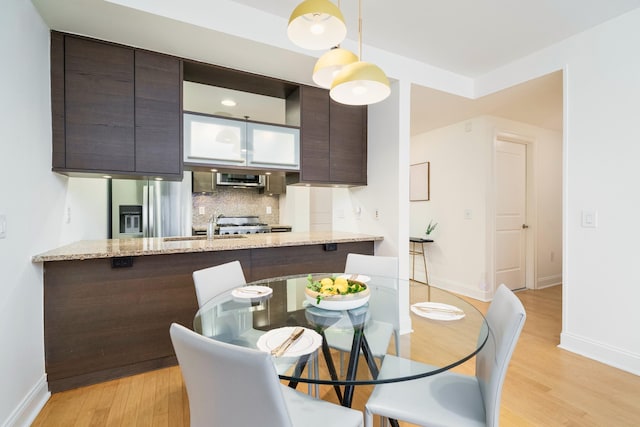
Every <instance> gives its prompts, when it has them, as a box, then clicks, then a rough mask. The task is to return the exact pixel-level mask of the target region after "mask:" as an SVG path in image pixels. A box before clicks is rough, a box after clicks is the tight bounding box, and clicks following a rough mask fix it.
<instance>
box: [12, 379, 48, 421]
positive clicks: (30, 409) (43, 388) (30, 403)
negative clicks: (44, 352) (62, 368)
mask: <svg viewBox="0 0 640 427" xmlns="http://www.w3.org/2000/svg"><path fill="white" fill-rule="evenodd" d="M50 397H51V392H49V385H48V384H47V376H46V375H43V376H42V377H41V378H40V380H38V382H37V383H36V384H35V385H34V386H33V388H32V389H31V391H30V392H29V393H28V394H27V395H26V396H25V397H24V399H22V402H20V404H19V405H18V407H17V408H15V409H14V410H13V412H11V415H9V417H8V418H7V419H6V420H4V422H3V423H2V427H23V426H24V427H26V426H29V425H31V423H32V422H33V420H35V419H36V417H37V416H38V414H39V413H40V411H41V410H42V408H43V407H44V405H45V404H46V403H47V400H49V398H50Z"/></svg>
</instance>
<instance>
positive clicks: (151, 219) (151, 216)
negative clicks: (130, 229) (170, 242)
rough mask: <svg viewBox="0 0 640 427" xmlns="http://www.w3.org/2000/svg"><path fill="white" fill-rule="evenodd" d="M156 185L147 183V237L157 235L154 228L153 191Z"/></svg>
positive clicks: (155, 210) (155, 207) (154, 200)
mask: <svg viewBox="0 0 640 427" xmlns="http://www.w3.org/2000/svg"><path fill="white" fill-rule="evenodd" d="M157 188H158V187H157V186H156V185H155V184H153V183H149V207H148V209H149V235H148V236H147V237H159V235H158V230H156V212H157V206H156V197H155V192H156V189H157Z"/></svg>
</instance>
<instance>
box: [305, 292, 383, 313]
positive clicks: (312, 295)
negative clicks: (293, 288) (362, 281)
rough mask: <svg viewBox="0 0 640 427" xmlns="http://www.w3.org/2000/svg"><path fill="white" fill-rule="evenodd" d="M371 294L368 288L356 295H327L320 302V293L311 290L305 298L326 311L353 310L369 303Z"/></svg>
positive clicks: (306, 293)
mask: <svg viewBox="0 0 640 427" xmlns="http://www.w3.org/2000/svg"><path fill="white" fill-rule="evenodd" d="M370 296H371V292H370V291H369V288H368V287H367V288H366V289H365V290H363V291H360V292H358V293H355V294H346V295H327V296H323V297H322V298H321V299H320V302H318V292H316V291H313V290H311V289H309V288H306V289H305V297H306V298H307V301H309V303H310V304H311V305H314V306H316V307H318V308H323V309H325V310H351V309H353V308H357V307H360V306H363V305H365V304H366V303H367V301H369V297H370Z"/></svg>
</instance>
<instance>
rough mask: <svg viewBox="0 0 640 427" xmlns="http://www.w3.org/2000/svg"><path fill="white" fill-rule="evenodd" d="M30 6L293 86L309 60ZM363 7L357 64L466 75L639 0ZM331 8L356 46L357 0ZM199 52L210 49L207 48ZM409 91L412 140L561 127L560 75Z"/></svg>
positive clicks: (200, 2)
mask: <svg viewBox="0 0 640 427" xmlns="http://www.w3.org/2000/svg"><path fill="white" fill-rule="evenodd" d="M300 1H301V0H270V1H264V0H226V1H220V3H218V4H219V5H221V6H222V4H223V3H227V4H231V3H234V4H238V5H241V6H246V7H248V8H254V9H258V10H260V11H263V12H267V13H268V14H272V15H274V17H278V19H274V20H273V21H265V22H258V23H255V24H252V28H253V29H255V30H256V31H259V30H260V28H259V26H261V25H265V26H268V25H274V23H276V24H277V25H281V22H282V21H283V20H286V19H288V17H289V14H290V13H291V11H292V10H293V8H294V7H295V6H296V5H297V4H298V3H299V2H300ZM33 3H34V4H35V5H36V7H37V8H38V10H39V11H40V14H41V15H42V16H43V18H44V20H45V22H47V24H48V25H49V26H50V28H52V29H57V30H60V31H67V32H72V33H78V34H84V35H89V36H92V37H96V38H101V39H105V40H111V41H115V42H120V43H124V44H130V45H134V46H139V47H145V48H147V49H153V50H158V51H160V52H166V53H174V54H177V55H180V56H184V57H188V58H195V59H200V60H205V61H211V62H212V63H216V64H220V65H226V66H232V67H235V68H238V69H244V70H251V67H252V66H253V67H255V65H252V64H251V62H254V63H255V62H256V58H259V57H261V58H268V60H265V61H262V62H261V67H263V69H264V71H263V73H264V74H266V75H275V76H279V77H281V78H285V79H290V80H292V81H301V80H300V78H299V76H300V75H306V74H310V70H311V69H312V67H313V62H315V59H314V58H313V57H309V56H305V55H301V54H300V53H296V51H295V49H291V50H288V49H283V48H278V47H274V46H270V45H269V44H266V43H265V44H260V43H257V42H252V46H253V50H251V51H250V50H248V49H247V46H248V44H247V40H243V39H241V38H239V37H234V36H230V35H228V34H223V33H219V32H216V31H213V30H210V29H207V28H204V27H203V26H197V25H190V24H186V23H184V22H180V20H179V19H169V18H167V17H161V16H156V15H150V14H148V13H144V12H141V11H140V10H135V9H130V8H128V7H125V6H122V5H118V4H117V3H121V4H127V3H129V4H136V3H137V4H141V5H143V4H144V3H145V2H144V1H142V0H112V1H104V0H55V1H54V0H33ZM362 3H363V5H362V15H363V41H364V45H365V46H364V51H363V56H364V57H365V59H366V49H367V46H372V47H376V48H378V49H381V50H386V51H389V52H393V53H395V54H397V55H401V56H405V57H409V58H413V59H415V60H418V61H420V62H423V63H426V64H429V65H431V66H435V67H439V68H442V69H444V70H448V71H451V72H453V73H456V74H459V75H462V76H467V77H470V78H475V77H479V76H482V75H484V74H486V73H488V72H491V71H492V70H494V69H496V68H498V67H501V66H504V65H506V64H508V63H510V62H512V61H514V60H516V59H518V58H522V57H524V56H527V55H529V54H532V53H534V52H536V51H538V50H540V49H543V48H545V47H547V46H550V45H553V44H555V43H557V42H559V41H561V40H563V39H565V38H567V37H570V36H572V35H574V34H577V33H579V32H582V31H584V30H587V29H589V28H591V27H593V26H596V25H598V24H600V23H603V22H605V21H607V20H609V19H612V18H614V17H616V16H619V15H621V14H624V13H626V12H628V11H631V10H632V9H635V8H638V7H640V0H607V1H595V0H589V1H585V0H562V1H558V0H539V1H528V2H521V1H519V2H518V1H513V0H484V1H482V0H447V1H434V0H403V1H400V2H398V1H395V2H391V1H384V0H376V1H367V0H363V2H362ZM160 4H162V3H160ZM181 5H185V6H184V7H187V6H186V5H189V7H194V8H203V15H204V13H205V12H204V9H205V8H207V7H208V8H211V7H215V6H216V5H213V4H208V2H206V1H204V0H189V1H184V2H181ZM340 7H341V9H342V11H343V13H344V15H345V21H346V22H347V27H348V29H349V33H348V36H347V37H348V38H350V39H352V40H357V1H356V0H342V1H341V2H340ZM249 10H250V9H249ZM225 18H227V19H228V20H229V21H232V20H234V19H236V20H237V19H238V17H237V16H235V17H234V16H229V17H225ZM114 22H117V23H118V25H114V24H113V23H114ZM256 26H257V28H256ZM283 33H284V28H283ZM205 46H206V47H207V48H208V46H215V49H209V50H206V49H204V47H205ZM236 46H242V47H241V48H237V47H236ZM282 64H286V66H285V67H283V66H282ZM270 67H271V68H270ZM276 70H277V71H276ZM294 76H297V78H295V77H294ZM411 95H412V96H411V111H412V112H411V134H412V135H415V134H419V133H422V132H425V131H428V130H431V129H434V128H437V127H441V126H444V125H447V124H451V123H456V122H459V121H463V120H467V119H469V118H472V117H475V116H477V115H481V114H492V115H496V116H500V117H505V118H508V119H512V120H517V121H522V122H525V123H530V124H533V125H536V126H541V127H546V128H549V129H556V130H559V129H561V128H562V73H561V72H557V73H553V74H551V75H548V76H543V77H541V78H539V79H536V80H532V81H530V82H527V83H524V84H521V85H518V86H515V87H512V88H509V89H507V90H504V91H502V92H500V93H495V94H491V95H489V96H485V97H483V98H480V99H476V100H470V99H467V98H463V97H459V96H455V95H451V94H447V93H444V92H440V91H436V90H434V89H431V88H426V87H421V86H417V85H414V86H413V87H412V91H411Z"/></svg>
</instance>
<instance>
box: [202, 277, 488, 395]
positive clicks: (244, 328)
mask: <svg viewBox="0 0 640 427" xmlns="http://www.w3.org/2000/svg"><path fill="white" fill-rule="evenodd" d="M338 277H344V278H345V279H346V280H347V282H348V284H351V285H353V284H354V283H353V282H357V283H358V284H359V285H360V286H362V287H364V288H365V290H364V291H360V292H357V293H354V294H348V295H344V296H335V297H334V296H324V297H323V296H321V297H320V298H318V297H317V294H315V293H314V292H313V291H312V290H311V289H309V288H308V287H307V285H308V284H309V283H310V282H320V281H321V279H325V278H332V279H336V278H338ZM343 282H344V281H343V280H339V281H336V282H335V285H340V284H341V283H343ZM409 295H411V299H412V301H414V304H413V305H411V306H410V304H409ZM402 319H404V320H405V321H404V322H403V321H402ZM409 324H410V325H411V330H410V331H406V333H404V332H405V331H401V334H402V335H400V342H399V349H400V354H399V357H398V355H396V351H395V349H396V347H395V343H394V339H395V338H393V330H394V329H399V328H400V327H401V325H403V327H406V326H405V325H409ZM296 327H302V328H303V330H302V333H301V335H300V336H299V337H297V339H295V341H293V343H292V344H290V345H289V346H288V348H286V349H285V350H283V351H280V352H278V351H277V350H278V346H280V345H281V344H283V343H284V342H285V341H287V340H288V338H290V337H291V335H292V333H294V332H295V331H296ZM407 329H408V328H407ZM194 330H195V331H196V332H198V333H200V334H203V335H205V336H207V337H210V338H212V339H216V340H220V341H224V342H227V343H232V344H236V345H240V346H245V347H250V348H256V349H258V350H260V351H267V352H271V353H272V359H273V362H274V364H275V367H276V370H277V372H278V374H279V376H280V378H281V379H285V380H289V381H291V382H292V383H295V384H297V383H299V382H304V383H314V384H332V385H358V384H377V383H384V382H396V381H406V380H410V379H414V378H420V377H424V376H428V375H433V374H436V373H438V372H442V371H444V370H448V369H450V368H452V367H454V366H457V365H459V364H461V363H463V362H465V361H466V360H468V359H470V358H471V357H473V356H474V355H475V354H476V353H477V351H478V350H480V348H482V346H483V345H484V343H485V342H486V340H487V336H488V328H487V325H486V322H485V319H484V317H483V315H482V314H481V313H480V312H479V311H478V310H477V309H476V308H475V307H474V306H473V305H471V304H470V303H468V302H466V301H465V300H463V299H462V298H459V297H457V296H455V295H454V294H451V293H449V292H446V291H443V290H440V289H437V288H433V287H430V286H428V285H423V284H412V283H410V281H409V280H403V279H398V278H389V277H375V276H372V277H369V276H363V275H360V276H351V275H350V276H347V275H344V274H343V273H317V274H312V275H299V276H286V277H276V278H271V279H265V280H259V281H256V282H251V283H248V284H247V285H246V286H242V287H239V288H235V289H232V290H229V291H227V292H224V293H222V294H219V295H217V296H216V297H214V298H212V299H211V300H210V301H208V302H207V303H206V304H205V305H203V306H202V307H201V308H200V310H198V312H197V313H196V316H195V318H194ZM387 355H391V356H389V357H387ZM383 359H386V360H385V362H384V365H385V366H384V369H382V370H380V367H381V364H382V360H383ZM359 360H363V361H362V362H361V363H359ZM342 362H344V364H346V365H348V366H347V368H346V369H344V368H343V366H344V365H343V363H342ZM338 366H342V368H340V369H338Z"/></svg>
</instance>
